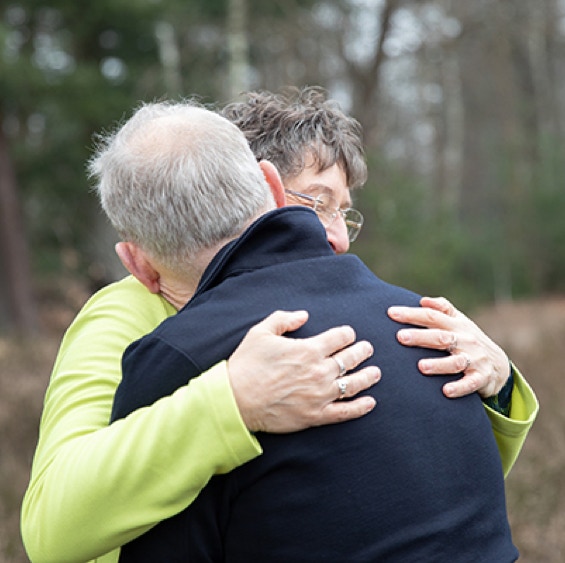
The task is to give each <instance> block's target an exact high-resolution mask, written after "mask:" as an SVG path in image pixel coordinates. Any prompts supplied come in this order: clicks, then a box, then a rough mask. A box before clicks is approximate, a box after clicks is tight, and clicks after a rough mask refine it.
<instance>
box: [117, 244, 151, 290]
mask: <svg viewBox="0 0 565 563" xmlns="http://www.w3.org/2000/svg"><path fill="white" fill-rule="evenodd" d="M114 248H115V250H116V254H117V255H118V257H119V259H120V260H121V261H122V264H123V265H124V266H125V268H126V270H127V271H128V272H129V273H130V274H131V275H132V276H134V277H135V278H137V279H138V280H139V281H140V282H141V283H142V284H143V285H144V286H145V287H146V288H147V289H148V290H149V291H150V292H151V293H161V283H160V279H161V276H160V275H159V272H158V271H157V270H155V268H154V267H153V264H152V263H151V261H150V260H149V258H148V257H147V254H145V252H144V251H143V250H141V248H139V246H137V245H136V244H134V243H133V242H119V243H118V244H116V246H115V247H114Z"/></svg>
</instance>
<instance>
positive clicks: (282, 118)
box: [221, 87, 367, 188]
mask: <svg viewBox="0 0 565 563" xmlns="http://www.w3.org/2000/svg"><path fill="white" fill-rule="evenodd" d="M221 114H222V115H223V116H224V117H226V118H227V119H229V120H230V121H231V122H233V123H235V125H237V126H238V127H239V128H240V129H241V130H242V131H243V133H244V134H245V136H246V138H247V141H248V143H249V145H250V147H251V150H252V151H253V153H254V154H255V157H256V158H257V160H263V159H265V160H269V161H271V162H272V163H273V164H274V165H275V166H276V167H277V168H278V170H279V173H280V174H281V176H282V178H283V180H285V179H286V178H292V177H295V176H297V175H298V174H300V173H301V172H302V171H303V170H304V167H305V165H306V159H307V158H308V157H309V156H311V157H312V158H313V159H314V163H315V164H316V165H317V166H318V168H319V170H320V171H322V170H325V169H327V168H329V167H331V166H333V165H334V164H338V165H339V166H341V167H342V168H343V170H344V172H345V175H346V178H347V183H348V186H349V187H350V188H357V187H360V186H362V185H363V184H364V183H365V181H366V180H367V164H366V161H365V152H364V149H363V132H362V128H361V125H360V124H359V122H358V121H357V120H356V119H354V118H352V117H349V116H347V115H346V114H345V113H344V112H343V111H342V110H341V108H340V107H339V105H338V103H337V102H335V101H333V100H328V99H327V97H326V92H325V90H323V89H322V88H319V87H306V88H303V89H298V88H287V89H286V90H285V91H284V92H282V93H281V94H273V93H272V92H268V91H258V92H248V93H247V94H245V101H242V102H233V103H231V104H228V105H227V106H226V107H225V108H224V109H223V110H222V111H221Z"/></svg>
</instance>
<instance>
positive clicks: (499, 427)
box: [485, 365, 539, 477]
mask: <svg viewBox="0 0 565 563" xmlns="http://www.w3.org/2000/svg"><path fill="white" fill-rule="evenodd" d="M512 375H513V376H514V388H513V390H512V398H511V402H510V415H509V416H508V417H506V416H504V415H503V414H501V413H499V412H497V411H495V410H494V409H492V408H490V407H489V406H487V405H485V409H486V411H487V415H488V417H489V419H490V423H491V426H492V431H493V433H494V437H495V439H496V443H497V445H498V451H499V452H500V458H501V461H502V468H503V470H504V477H507V476H508V474H509V473H510V470H511V469H512V467H513V466H514V463H515V462H516V458H517V457H518V455H519V454H520V451H521V450H522V446H523V445H524V442H525V441H526V437H527V436H528V432H529V431H530V428H531V427H532V425H533V423H534V420H535V419H536V417H537V414H538V411H539V403H538V400H537V397H536V395H535V393H534V392H533V390H532V388H531V387H530V386H529V385H528V382H527V381H526V380H525V379H524V377H523V376H522V374H521V373H520V372H519V371H518V370H517V369H516V367H515V366H514V365H513V366H512Z"/></svg>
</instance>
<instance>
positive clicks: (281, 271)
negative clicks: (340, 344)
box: [99, 105, 518, 563]
mask: <svg viewBox="0 0 565 563" xmlns="http://www.w3.org/2000/svg"><path fill="white" fill-rule="evenodd" d="M173 107H174V106H173ZM175 114H176V122H175V123H176V128H172V127H168V126H164V127H161V126H160V124H157V126H156V124H155V123H152V124H149V125H147V126H146V130H147V132H144V131H143V130H142V129H140V130H139V131H138V132H137V134H136V135H133V136H130V137H128V138H127V139H126V142H127V144H128V145H129V146H130V150H131V152H132V153H133V154H140V155H143V153H144V150H143V148H142V147H144V146H145V144H146V143H145V138H147V137H150V138H151V141H152V145H155V146H159V147H164V148H165V149H166V148H167V147H170V146H171V145H173V144H176V142H177V141H178V139H179V132H180V136H181V137H189V138H192V137H198V136H201V137H206V138H207V141H210V142H211V143H214V140H215V143H216V145H222V146H223V145H225V144H227V143H228V141H227V139H226V135H233V136H234V137H237V138H241V140H242V142H241V143H239V142H238V143H233V144H232V143H230V144H229V147H228V150H226V151H225V153H224V154H223V157H222V159H221V160H222V162H221V163H219V162H218V161H217V155H216V154H214V152H213V151H210V150H207V147H206V146H205V147H201V146H200V145H199V143H192V144H190V146H188V145H187V146H185V148H184V149H183V150H180V151H178V150H177V151H171V150H168V151H166V152H165V153H164V154H166V160H167V164H166V165H165V166H163V163H162V161H161V160H160V159H158V160H159V161H160V163H161V166H159V167H157V170H160V171H161V174H163V175H164V176H166V180H165V185H166V189H162V188H161V189H160V192H159V194H160V197H161V198H162V200H163V204H162V205H160V206H159V209H158V211H156V212H158V213H160V214H163V213H164V214H165V220H166V223H167V224H171V223H174V224H179V225H180V227H181V230H182V229H183V228H187V227H188V226H190V227H191V228H192V229H193V230H195V231H196V234H195V239H196V238H199V239H200V240H201V241H202V244H201V245H195V246H194V247H193V248H194V250H193V253H187V255H186V256H185V258H186V259H187V260H189V261H190V262H191V263H192V264H193V265H195V266H194V267H193V268H192V269H191V271H190V273H187V275H186V277H185V279H184V282H185V283H186V285H187V287H189V288H190V290H191V292H193V293H194V295H193V296H192V298H191V299H190V300H189V301H188V303H187V304H186V305H185V306H184V307H183V308H182V309H181V310H180V311H179V313H178V314H177V315H175V316H173V317H171V318H169V319H167V320H166V321H164V322H163V323H162V324H161V325H160V326H159V327H158V328H157V329H155V331H153V332H152V333H151V334H149V335H147V336H145V337H143V338H142V339H140V340H138V341H137V342H135V343H133V344H132V345H131V346H129V347H128V349H127V350H126V352H125V353H124V359H123V377H122V381H121V382H120V385H119V387H118V389H117V391H116V396H115V401H114V407H113V409H112V420H113V421H115V423H119V420H120V419H122V418H123V417H126V416H127V415H130V414H131V413H133V412H135V411H136V410H138V409H142V408H144V407H149V406H151V405H152V404H155V403H156V402H158V401H159V400H160V399H162V398H163V397H167V396H172V395H174V394H175V392H176V391H177V390H178V389H182V388H185V387H186V385H187V384H188V385H189V386H190V382H191V380H192V378H193V377H196V376H198V375H199V374H200V373H201V372H202V371H203V370H206V369H208V368H210V367H211V366H213V365H215V364H216V363H217V362H218V361H221V360H222V359H225V358H228V357H229V355H230V354H232V353H233V351H234V350H235V349H236V347H237V345H238V342H239V341H240V340H241V338H242V337H243V336H244V335H245V333H246V332H247V331H248V330H249V328H250V327H251V326H253V325H254V324H255V323H256V322H258V321H259V320H260V319H262V318H264V317H265V315H267V314H269V313H272V312H273V311H275V310H286V309H293V308H307V309H308V311H309V314H310V319H309V321H308V323H307V324H305V325H304V326H303V327H301V329H299V331H297V332H296V336H297V337H301V338H308V337H311V336H313V335H315V334H316V333H317V332H319V331H320V330H324V329H327V328H328V327H329V326H334V325H336V324H345V323H347V324H350V325H351V326H352V327H353V328H354V329H355V331H356V332H357V333H358V334H360V335H363V337H364V338H366V339H367V340H368V341H369V342H370V343H371V345H372V346H373V347H374V348H375V349H378V350H379V364H380V365H381V368H382V370H383V379H382V381H381V383H380V385H379V386H378V387H377V388H375V389H374V390H373V391H372V392H371V391H370V390H369V391H368V392H367V393H368V394H370V395H371V396H373V398H374V399H375V400H377V398H378V401H379V409H378V412H373V414H372V415H371V414H369V415H368V416H365V417H361V418H359V419H357V420H356V421H355V423H351V424H344V425H338V426H333V427H329V426H327V427H318V428H310V429H306V430H304V431H302V432H299V433H294V434H285V435H274V434H269V433H262V432H259V433H257V434H256V438H257V439H258V440H259V442H260V443H261V445H262V448H263V452H264V453H263V455H262V456H260V457H259V458H257V459H255V460H252V461H250V462H249V463H247V464H245V465H243V466H241V467H238V468H236V469H234V470H233V471H231V472H230V473H228V474H226V475H217V476H215V477H214V478H213V479H212V481H211V482H210V483H209V484H208V485H207V486H206V487H205V488H204V489H203V491H202V492H201V493H200V495H199V496H198V497H197V498H196V500H195V501H194V502H193V503H192V504H191V505H190V506H188V507H187V508H186V509H185V510H184V511H183V512H181V513H180V514H178V515H177V516H175V517H173V518H171V519H169V520H166V521H164V522H161V523H160V524H158V525H157V526H155V527H154V528H152V529H151V530H149V531H148V532H147V533H146V534H144V535H143V536H141V537H140V538H138V539H136V540H134V541H132V542H130V543H128V544H127V545H125V546H124V547H123V548H122V553H121V556H120V561H121V562H122V563H127V562H128V561H132V562H137V563H140V562H143V561H148V562H151V561H167V562H169V563H174V562H175V561H179V562H181V561H187V560H188V561H190V560H196V561H217V562H218V563H219V562H220V561H229V562H233V563H240V562H241V563H247V562H248V561H269V562H273V563H286V562H288V561H329V562H335V563H341V562H343V561H347V560H351V561H360V562H362V561H366V562H373V561H390V562H399V563H400V562H402V563H404V562H405V561H438V562H439V561H476V560H477V559H481V558H482V559H483V560H487V561H499V562H501V563H511V562H513V561H515V560H516V559H517V556H518V553H517V550H516V548H515V546H514V545H513V542H512V537H511V533H510V527H509V523H508V519H507V514H506V503H505V495H504V481H503V472H502V467H501V461H500V458H499V456H498V455H497V447H496V442H495V439H494V436H493V434H492V431H491V429H490V423H489V420H488V418H487V415H486V413H485V410H484V408H483V406H482V402H481V399H480V397H479V396H478V394H472V395H469V396H467V397H466V398H465V399H460V400H459V401H451V400H449V399H448V398H447V397H445V396H444V394H443V393H442V386H443V385H444V383H445V382H446V381H447V380H453V379H454V378H456V377H457V375H456V374H453V375H452V376H451V377H446V378H444V379H443V380H440V379H435V380H433V381H429V380H425V379H424V378H422V377H421V376H420V374H419V371H418V368H417V364H418V361H419V360H420V359H422V358H423V357H424V355H425V353H426V352H424V351H423V350H421V349H415V348H405V347H402V346H401V345H400V344H399V343H398V342H397V340H396V330H397V329H396V326H395V323H394V322H393V321H392V320H391V319H390V318H389V317H388V316H387V314H386V311H387V309H388V308H389V307H390V306H391V305H392V304H396V305H406V306H414V305H415V304H417V303H418V301H419V299H420V297H419V296H417V295H415V294H413V293H412V292H409V291H407V290H405V289H403V288H400V287H396V286H392V285H390V284H387V283H385V282H383V281H382V280H380V279H378V278H377V277H376V276H375V275H374V274H372V273H371V272H370V271H369V269H368V268H367V267H366V266H365V265H364V264H363V263H362V262H361V261H360V260H359V259H358V258H357V257H355V256H353V255H342V256H339V255H337V254H336V253H335V252H334V250H333V248H332V247H331V245H330V244H328V240H327V238H326V232H325V230H324V228H323V226H322V224H321V222H320V220H319V217H320V214H319V213H318V214H316V213H314V212H313V210H312V209H307V208H306V207H305V206H288V207H285V204H286V199H285V193H288V187H287V186H283V183H282V181H281V178H280V176H279V175H278V173H277V171H276V168H275V167H274V166H273V165H272V164H271V163H270V162H268V161H265V160H262V161H261V162H260V163H259V164H257V162H256V160H255V158H254V156H253V154H252V153H251V152H250V151H249V149H248V146H247V143H246V142H245V140H244V137H243V134H242V133H241V131H239V130H238V129H237V128H232V124H230V123H229V122H228V121H227V120H225V119H223V118H221V117H219V116H218V115H216V114H214V113H212V112H209V111H206V110H202V109H198V108H192V109H191V110H190V111H186V110H185V108H184V107H183V106H182V105H181V106H178V108H177V109H176V112H175ZM133 119H134V120H135V116H134V118H133ZM121 136H122V132H121V131H120V132H118V134H117V136H116V137H115V139H114V141H113V142H112V144H110V145H109V146H108V147H107V148H106V151H107V152H108V153H112V152H113V147H114V145H116V146H118V145H119V144H120V142H121ZM140 142H141V145H142V146H140ZM204 144H206V143H204ZM232 149H233V150H232ZM104 154H105V153H104V152H102V153H101V156H100V157H99V158H100V159H103V158H104ZM127 163H128V164H130V165H131V166H127V165H124V167H126V166H127V167H128V168H129V171H128V174H127V175H128V176H130V177H131V178H136V177H138V176H142V177H143V176H144V173H143V171H145V159H143V158H140V159H138V160H137V161H133V160H129V161H127ZM184 166H186V167H187V168H191V169H192V170H193V171H194V174H193V175H191V176H190V178H189V180H186V178H185V176H184V175H182V176H179V175H177V174H176V173H175V174H171V173H170V171H171V170H175V171H176V170H178V169H179V168H181V167H184ZM249 166H252V167H253V166H254V167H255V168H256V170H257V171H259V174H250V173H249ZM138 167H140V168H141V171H139V172H138ZM163 170H166V171H168V173H164V172H163ZM260 171H262V174H261V173H260ZM333 172H334V173H335V174H336V175H339V171H338V170H335V169H334V171H333ZM341 172H342V174H345V173H344V171H343V170H342V171H341ZM224 174H225V177H224V178H223V179H222V175H224ZM263 175H264V177H265V178H262V176H263ZM104 176H105V174H104V167H103V166H102V167H99V177H100V184H101V185H102V183H103V182H104ZM265 179H266V181H265ZM147 180H148V181H150V182H151V181H154V180H156V178H155V177H153V176H151V177H149V178H146V181H147ZM177 182H179V185H178V186H177ZM267 183H268V184H267ZM107 188H108V190H109V194H111V193H112V192H115V193H116V195H118V197H117V198H116V201H120V199H121V196H120V195H119V194H120V191H121V190H120V187H117V186H115V185H113V184H111V183H108V185H107ZM181 191H182V192H183V193H184V197H183V200H184V201H186V211H185V209H182V210H180V212H179V211H178V210H177V206H176V202H177V199H176V193H178V192H181ZM269 191H271V192H272V194H273V197H271V196H270V194H269ZM140 192H141V190H139V189H138V190H136V192H135V193H137V194H139V193H140ZM102 193H103V192H102ZM255 193H258V194H262V195H261V196H259V198H258V201H257V203H255V202H254V203H249V204H242V215H239V214H235V215H234V221H235V222H236V223H237V227H234V229H233V230H231V229H218V230H217V231H216V233H215V235H214V236H209V234H208V235H206V236H204V235H202V236H199V234H198V233H199V229H200V228H201V229H202V231H203V232H206V233H209V232H208V227H207V226H206V223H207V222H212V223H214V222H218V221H219V218H218V213H221V211H219V212H218V210H223V209H226V208H227V207H228V206H229V203H230V201H231V200H232V199H234V198H235V199H237V200H238V201H240V202H245V201H246V200H247V199H248V198H249V199H252V196H251V194H255ZM293 195H294V194H293ZM140 199H141V201H142V202H143V200H144V199H145V196H144V194H143V193H141V197H140ZM318 211H319V210H318ZM131 215H137V216H136V217H135V216H134V217H132V216H131ZM342 217H343V216H342ZM151 219H152V217H151V215H150V216H147V211H146V209H145V206H144V205H143V204H141V205H135V204H132V205H131V206H130V215H129V216H128V221H129V222H131V223H132V224H140V225H143V224H146V223H147V222H150V221H151ZM336 219H338V220H339V218H337V217H336ZM343 219H345V218H343ZM342 222H343V223H345V221H342ZM204 241H206V242H204ZM148 242H149V241H148V240H147V239H146V238H144V237H142V236H141V235H140V240H139V243H138V244H139V246H140V247H142V248H143V246H144V245H145V244H146V243H148ZM173 246H174V244H173ZM179 281H181V283H182V281H183V280H182V279H180V280H179ZM441 355H445V353H443V352H439V353H438V356H441ZM334 357H338V358H339V354H336V355H335V356H334ZM336 364H338V365H339V364H340V361H338V360H337V359H336ZM340 375H341V377H338V378H337V379H336V381H335V392H336V397H340V398H341V399H347V398H348V397H349V389H348V388H349V383H348V376H347V375H345V371H343V370H341V369H340ZM432 413H433V414H432ZM193 431H194V432H198V431H199V430H198V428H197V427H195V428H194V430H193ZM163 439H164V440H166V439H167V436H163ZM462 442H463V443H462ZM212 447H213V446H212ZM469 467H472V468H473V471H472V472H469V471H468V468H469ZM135 494H136V495H137V496H143V494H144V492H143V491H138V492H137V493H135Z"/></svg>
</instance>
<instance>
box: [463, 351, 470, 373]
mask: <svg viewBox="0 0 565 563" xmlns="http://www.w3.org/2000/svg"><path fill="white" fill-rule="evenodd" d="M465 360H466V361H467V363H466V364H465V367H464V368H463V369H462V370H461V371H467V370H468V369H469V366H470V365H471V358H469V355H468V354H465Z"/></svg>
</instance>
